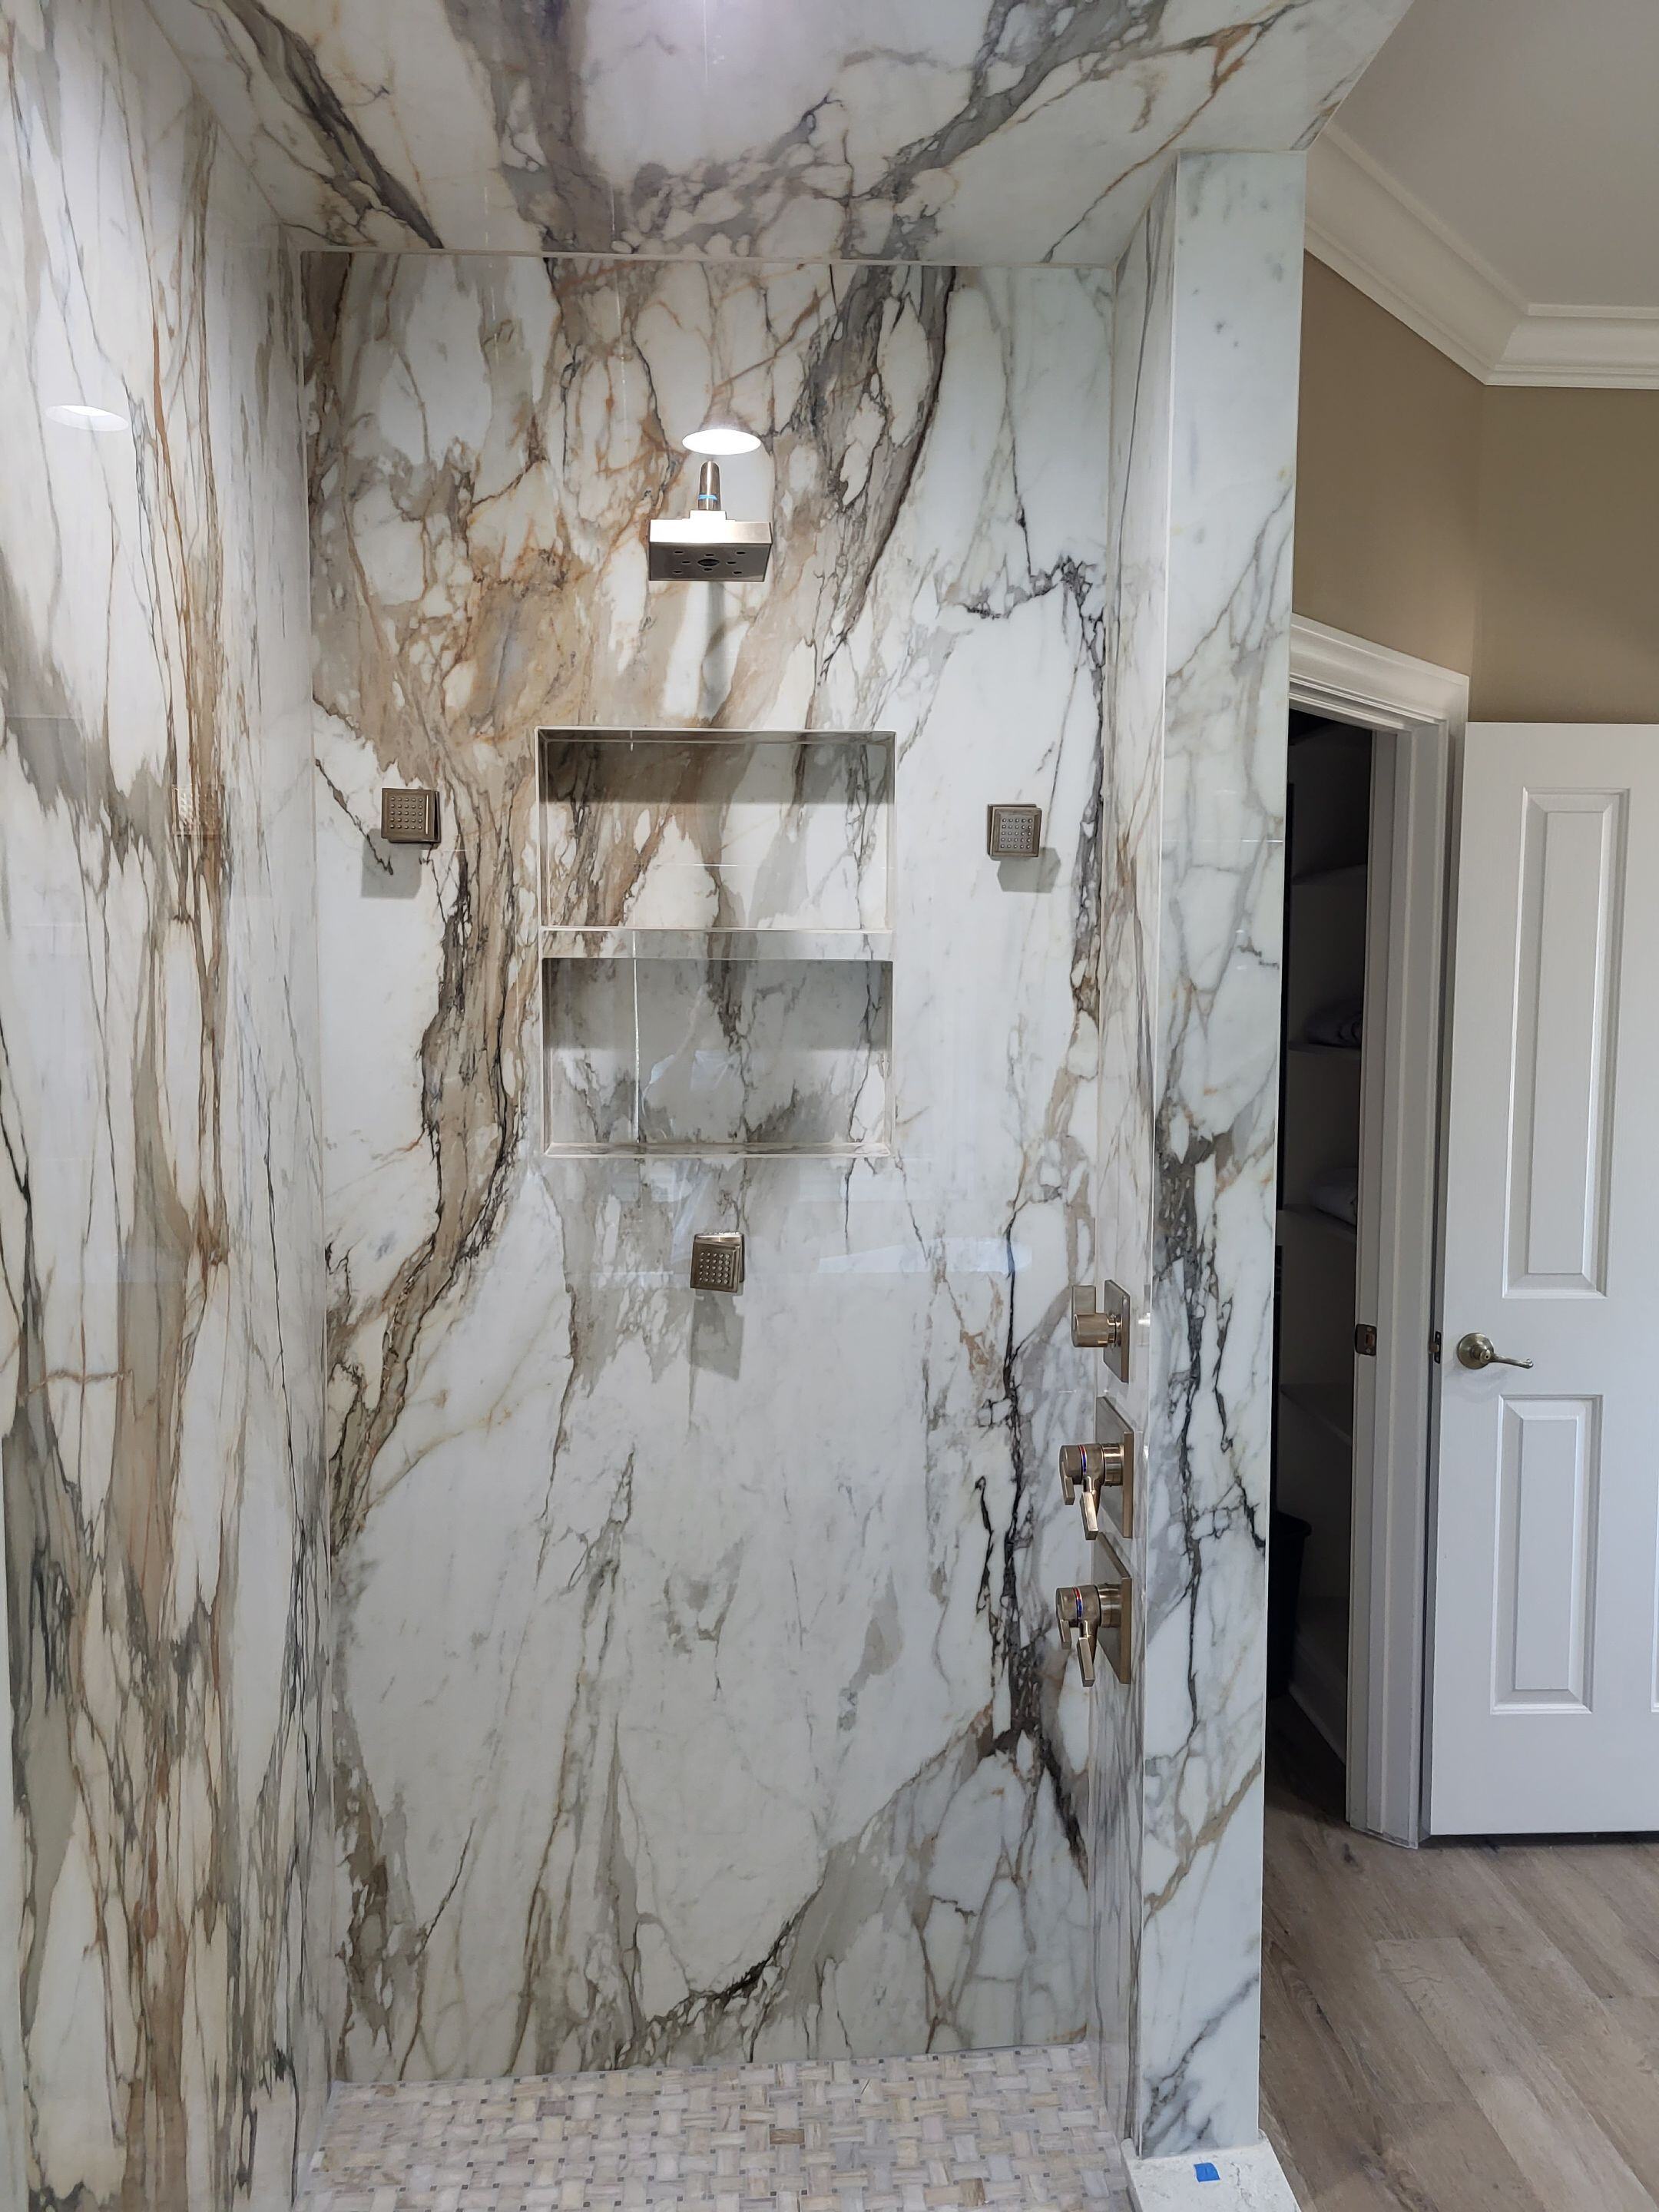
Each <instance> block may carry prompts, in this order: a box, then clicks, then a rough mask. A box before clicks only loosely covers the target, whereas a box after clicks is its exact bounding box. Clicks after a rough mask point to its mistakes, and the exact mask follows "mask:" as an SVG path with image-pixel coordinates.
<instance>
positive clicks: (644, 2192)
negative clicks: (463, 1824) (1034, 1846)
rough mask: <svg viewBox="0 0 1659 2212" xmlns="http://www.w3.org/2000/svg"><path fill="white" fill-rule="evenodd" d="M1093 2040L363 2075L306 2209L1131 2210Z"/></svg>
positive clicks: (339, 2094) (346, 2098)
mask: <svg viewBox="0 0 1659 2212" xmlns="http://www.w3.org/2000/svg"><path fill="white" fill-rule="evenodd" d="M680 2205H684V2206H691V2207H698V2206H707V2207H708V2212H749V2208H750V2207H754V2206H758V2205H770V2206H775V2207H777V2208H779V2212H936V2208H941V2209H942V2208H949V2207H953V2206H969V2205H985V2206H997V2205H1007V2206H1018V2207H1020V2208H1022V2212H1096V2208H1099V2212H1126V2207H1127V2191H1126V2189H1125V2185H1124V2179H1123V2166H1122V2160H1121V2154H1120V2152H1119V2148H1118V2143H1117V2139H1116V2137H1115V2136H1114V2134H1113V2133H1112V2131H1111V2130H1110V2129H1109V2127H1108V2125H1107V2124H1106V2119H1105V2116H1104V2114H1103V2112H1101V2110H1100V2108H1099V2106H1098V2105H1097V2101H1096V2099H1095V2095H1094V2088H1093V2079H1092V2075H1091V2069H1090V2066H1089V2063H1088V2059H1087V2056H1086V2054H1085V2052H1084V2051H1082V2050H1081V2049H1080V2048H1079V2047H1076V2046H1067V2047H1062V2048H1056V2049H1053V2050H1024V2051H973V2052H962V2053H952V2054H950V2055H947V2056H944V2057H928V2058H892V2059H884V2060H878V2061H875V2062H872V2063H860V2064H854V2063H851V2062H847V2061H841V2062H836V2063H809V2062H805V2061H799V2062H786V2063H780V2064H775V2065H753V2066H710V2067H659V2068H654V2069H645V2068H641V2069H632V2070H629V2071H624V2072H617V2073H609V2074H568V2075H555V2076H550V2077H547V2078H535V2079H525V2080H519V2081H438V2082H420V2083H412V2082H411V2083H405V2082H392V2083H388V2084H376V2085H374V2086H365V2087H359V2086H352V2085H344V2086H342V2087H340V2088H339V2089H337V2091H336V2092H335V2099H334V2105H333V2108H332V2110H331V2114H330V2118H329V2126H328V2132H327V2135H326V2136H325V2140H324V2142H323V2147H322V2148H321V2149H320V2150H319V2152H318V2154H317V2156H316V2159H315V2160H314V2161H313V2171H312V2177H311V2180H310V2184H309V2187H308V2191H307V2194H306V2195H305V2196H304V2197H302V2198H301V2212H655V2208H657V2207H659V2206H661V2207H668V2206H680Z"/></svg>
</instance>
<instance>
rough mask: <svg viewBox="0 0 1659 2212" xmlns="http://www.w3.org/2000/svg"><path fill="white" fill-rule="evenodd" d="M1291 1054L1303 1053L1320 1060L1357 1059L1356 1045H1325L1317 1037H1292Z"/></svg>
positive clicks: (1357, 1050)
mask: <svg viewBox="0 0 1659 2212" xmlns="http://www.w3.org/2000/svg"><path fill="white" fill-rule="evenodd" d="M1290 1048H1291V1051H1292V1052H1305V1053H1310V1054H1313V1055H1314V1056H1315V1057H1316V1059H1320V1060H1358V1058H1359V1047H1358V1045H1357V1044H1325V1043H1323V1042H1321V1040H1320V1039H1319V1038H1318V1037H1292V1038H1291V1046H1290Z"/></svg>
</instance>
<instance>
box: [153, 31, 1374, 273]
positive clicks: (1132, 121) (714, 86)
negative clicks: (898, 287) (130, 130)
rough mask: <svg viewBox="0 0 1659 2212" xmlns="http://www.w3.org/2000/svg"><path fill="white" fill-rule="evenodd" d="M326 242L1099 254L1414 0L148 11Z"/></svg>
mask: <svg viewBox="0 0 1659 2212" xmlns="http://www.w3.org/2000/svg"><path fill="white" fill-rule="evenodd" d="M156 4H157V8H158V10H159V12H160V13H161V18H162V21H164V22H165V24H166V26H167V29H168V31H169V32H170V33H171V34H172V35H173V38H174V39H175V40H177V42H178V46H179V52H181V53H182V54H183V55H184V56H185V59H186V60H187V61H188V62H189V64H190V65H191V69H192V70H194V71H195V72H196V75H197V81H198V82H200V83H201V85H202V86H203V88H204V90H205V91H206V92H207V93H208V94H209V96H210V99H212V100H214V102H215V103H216V106H217V107H218V109H219V112H220V114H221V115H222V118H223V119H224V121H225V124H226V126H227V128H228V130H229V131H231V133H232V134H233V136H234V139H235V142H236V143H237V144H238V145H239V146H246V148H248V149H249V153H250V158H251V159H252V162H253V165H254V168H255V171H256V173H258V176H259V178H260V180H261V181H262V183H263V184H264V187H265V189H266V191H267V192H268V193H269V194H270V197H271V199H272V201H273V203H274V204H276V206H277V207H278V208H279V209H280V210H281V211H282V213H283V216H285V217H286V218H287V220H288V221H289V222H292V223H293V224H295V226H296V228H300V229H302V230H303V231H305V232H306V233H307V234H309V235H311V236H313V237H315V238H316V239H318V240H320V241H323V242H325V243H327V244H329V245H331V246H386V247H398V246H415V247H422V246H425V247H432V246H443V247H447V248H450V249H452V250H456V249H461V248H470V249H472V250H475V251H483V252H520V253H522V252H532V253H539V252H571V251H574V252H587V253H626V254H632V253H641V254H649V255H657V256H660V255H705V256H708V257H709V258H714V259H719V258H728V257H732V256H737V257H739V258H748V257H753V258H757V259H769V260H772V261H778V260H782V259H799V260H822V259H826V258H870V259H878V260H897V261H910V260H915V261H931V262H937V263H946V264H948V263H961V262H973V263H980V264H986V263H997V262H1011V263H1018V262H1035V261H1044V260H1048V261H1063V262H1069V263H1073V264H1109V263H1111V262H1112V261H1115V259H1116V258H1117V256H1118V255H1119V254H1120V253H1121V252H1122V251H1123V249H1124V247H1125V246H1126V245H1127V242H1128V240H1129V236H1130V234H1131V232H1132V231H1133V228H1134V226H1135V223H1136V222H1138V221H1139V217H1140V215H1141V213H1142V211H1143V210H1144V209H1145V207H1146V201H1147V197H1148V195H1149V194H1150V193H1151V191H1152V189H1153V187H1154V186H1155V185H1156V184H1157V182H1158V179H1159V177H1160V176H1161V175H1162V174H1163V173H1164V170H1165V169H1166V168H1167V166H1168V164H1169V162H1170V160H1171V159H1172V158H1173V156H1174V155H1175V154H1176V152H1177V151H1178V150H1182V149H1188V150H1198V149H1204V148H1206V147H1235V148H1241V147H1267V148H1272V147H1282V146H1303V145H1305V144H1306V143H1308V141H1309V140H1310V138H1311V137H1312V136H1313V134H1314V132H1315V131H1316V130H1317V129H1318V127H1319V125H1320V124H1321V123H1322V121H1323V120H1324V118H1326V117H1327V116H1328V114H1330V112H1332V110H1333V109H1334V107H1335V106H1337V104H1338V102H1339V101H1340V100H1341V99H1342V97H1343V95H1344V94H1345V93H1346V91H1347V90H1348V89H1349V88H1350V86H1351V85H1352V82H1353V81H1354V79H1355V78H1356V77H1357V76H1358V74H1359V72H1360V70H1362V69H1363V68H1364V65H1365V64H1366V63H1367V62H1368V61H1369V60H1370V58H1371V56H1372V55H1373V54H1374V53H1375V52H1376V50H1377V48H1378V47H1379V46H1381V45H1382V43H1383V40H1384V39H1385V38H1387V36H1388V34H1389V32H1390V31H1391V30H1392V29H1393V28H1394V27H1395V24H1396V23H1397V22H1398V21H1399V20H1400V18H1401V16H1402V15H1404V14H1405V12H1406V0H1022V4H1020V5H1019V6H1018V7H1014V6H1010V5H1009V4H1007V0H835V4H834V5H833V6H818V7H811V8H779V7H777V6H775V5H774V4H771V0H699V4H697V5H696V6H688V5H687V4H686V0H559V4H558V5H557V6H552V5H550V4H549V0H398V4H397V5H396V6H388V5H387V4H386V0H156Z"/></svg>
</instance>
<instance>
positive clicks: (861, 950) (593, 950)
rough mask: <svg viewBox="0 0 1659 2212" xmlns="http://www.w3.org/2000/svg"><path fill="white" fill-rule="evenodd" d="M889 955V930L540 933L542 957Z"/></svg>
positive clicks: (882, 958) (884, 958) (870, 958)
mask: <svg viewBox="0 0 1659 2212" xmlns="http://www.w3.org/2000/svg"><path fill="white" fill-rule="evenodd" d="M542 957H543V959H544V960H702V961H718V960H793V961H810V960H856V961H865V962H878V963H886V962H888V961H890V960H891V958H892V957H893V933H892V931H891V930H890V929H634V928H628V927H623V928H618V929H562V928H555V927H544V929H543V931H542Z"/></svg>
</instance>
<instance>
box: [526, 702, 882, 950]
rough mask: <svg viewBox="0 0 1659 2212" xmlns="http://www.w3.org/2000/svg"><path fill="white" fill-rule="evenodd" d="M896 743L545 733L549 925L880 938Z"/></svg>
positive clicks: (545, 882)
mask: <svg viewBox="0 0 1659 2212" xmlns="http://www.w3.org/2000/svg"><path fill="white" fill-rule="evenodd" d="M892 782H893V757H892V747H891V745H890V744H889V743H888V742H886V741H885V740H884V739H879V738H878V739H875V740H873V741H871V742H867V743H866V742H863V741H860V740H859V739H857V738H842V739H838V740H836V741H835V742H833V743H829V744H803V743H802V742H801V741H800V740H799V738H788V737H781V736H772V737H762V736H760V735H758V734H754V735H744V736H741V737H737V736H734V737H732V738H730V739H720V740H714V741H708V740H702V741H700V742H698V743H697V744H685V743H684V742H680V741H675V740H672V739H665V738H653V737H648V736H646V735H643V734H641V733H634V734H631V735H629V736H628V737H626V738H614V737H605V738H589V737H585V736H579V735H575V734H574V733H572V732H560V731H556V730H547V731H544V732H543V733H542V808H541V831H542V919H543V921H544V925H546V926H547V927H551V928H561V929H596V928H599V929H611V928H616V927H623V926H627V927H632V928H635V929H681V930H687V929H701V930H727V929H736V930H753V929H777V930H789V929H811V930H867V929H884V928H885V927H887V926H888V923H889V920H890V914H891V908H892V884H891V860H892V834H891V832H892V799H893V792H892Z"/></svg>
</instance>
